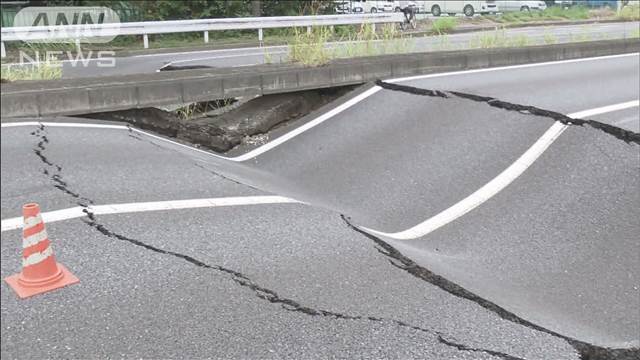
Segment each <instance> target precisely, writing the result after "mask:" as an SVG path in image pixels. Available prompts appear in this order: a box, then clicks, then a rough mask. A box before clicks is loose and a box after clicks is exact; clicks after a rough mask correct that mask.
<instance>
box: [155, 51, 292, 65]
mask: <svg viewBox="0 0 640 360" xmlns="http://www.w3.org/2000/svg"><path fill="white" fill-rule="evenodd" d="M286 53H287V52H286V51H279V52H271V53H268V54H269V55H277V54H286ZM263 55H265V52H261V53H253V54H237V55H217V56H208V57H203V58H196V59H184V60H174V61H169V62H168V63H166V64H164V65H163V66H162V67H161V68H160V69H164V68H166V67H167V66H171V65H174V64H178V63H185V62H195V61H201V60H215V59H229V58H234V57H242V56H247V57H248V56H263ZM234 66H238V65H234Z"/></svg>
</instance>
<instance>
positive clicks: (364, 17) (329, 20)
mask: <svg viewBox="0 0 640 360" xmlns="http://www.w3.org/2000/svg"><path fill="white" fill-rule="evenodd" d="M401 21H403V17H402V15H401V14H400V13H378V14H361V15H351V14H349V15H315V16H274V17H245V18H224V19H198V20H172V21H144V22H127V23H107V24H82V25H53V26H33V27H31V26H23V27H10V28H2V57H5V56H6V52H5V46H4V42H5V41H43V40H49V41H52V40H61V41H62V40H73V41H74V42H75V43H76V44H80V43H81V42H82V41H83V39H85V40H86V39H90V38H95V37H113V36H118V35H142V36H143V42H144V48H145V49H147V48H148V47H149V37H148V35H149V34H169V33H186V32H203V34H204V42H205V43H208V42H209V31H220V30H246V29H257V30H258V41H259V42H260V44H262V41H263V31H262V30H263V29H273V28H291V27H306V28H307V31H309V32H310V31H311V28H312V27H313V26H333V25H354V24H363V23H368V24H374V25H375V24H376V23H395V22H401Z"/></svg>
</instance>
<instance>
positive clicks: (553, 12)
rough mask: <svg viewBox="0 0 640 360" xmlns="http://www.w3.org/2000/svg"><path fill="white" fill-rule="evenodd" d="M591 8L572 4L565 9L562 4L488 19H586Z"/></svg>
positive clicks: (499, 20)
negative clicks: (541, 9)
mask: <svg viewBox="0 0 640 360" xmlns="http://www.w3.org/2000/svg"><path fill="white" fill-rule="evenodd" d="M590 17H591V14H590V13H589V9H587V8H586V7H583V6H572V7H570V8H569V9H563V8H562V7H560V6H551V7H548V8H546V9H545V10H543V11H513V12H507V13H504V14H502V15H493V16H487V18H488V19H490V20H492V21H495V22H498V23H526V22H533V21H549V20H584V19H589V18H590Z"/></svg>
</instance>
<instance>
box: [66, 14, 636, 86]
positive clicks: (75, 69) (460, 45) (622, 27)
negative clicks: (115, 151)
mask: <svg viewBox="0 0 640 360" xmlns="http://www.w3.org/2000/svg"><path fill="white" fill-rule="evenodd" d="M639 27H640V23H638V22H623V23H604V24H588V25H555V26H548V27H540V26H538V27H528V28H512V29H505V30H500V31H498V32H496V31H483V32H471V33H461V34H451V35H444V36H426V37H415V38H412V39H409V40H402V41H399V42H397V43H398V44H397V45H391V44H390V43H387V44H383V43H382V42H380V41H378V42H374V44H377V46H383V47H386V48H396V49H399V50H400V51H403V52H425V51H445V50H459V49H469V48H473V47H479V46H481V44H482V43H488V42H490V40H489V39H488V38H490V37H496V36H497V38H498V39H497V40H495V41H494V42H495V43H498V44H499V43H500V42H504V41H511V42H514V43H516V44H521V45H519V46H523V45H544V44H547V43H567V42H575V41H596V40H604V39H621V38H627V37H632V36H637V35H636V34H637V31H638V28H639ZM507 39H508V40H507ZM329 47H331V48H333V49H334V50H335V52H336V53H337V54H342V55H341V56H344V54H349V53H352V52H354V50H353V48H354V46H353V44H352V43H332V44H330V45H329ZM347 48H351V50H348V49H347ZM288 52H289V51H288V48H287V46H268V47H262V48H260V47H253V48H239V49H222V50H197V51H187V52H169V53H158V54H143V55H135V56H130V57H119V58H117V59H116V63H115V66H111V67H107V66H104V65H101V64H104V63H106V62H104V61H102V62H101V61H97V60H96V58H97V56H98V55H97V54H95V53H94V54H93V55H92V57H93V61H87V62H86V65H83V63H82V62H81V61H77V60H76V61H74V62H71V61H63V62H62V64H63V73H62V76H63V78H79V77H93V76H110V75H129V74H140V73H150V72H155V71H157V70H158V69H161V68H163V67H165V66H167V65H172V66H176V67H188V66H210V67H237V66H248V65H257V64H264V63H281V62H287V61H288V60H287V57H288ZM85 56H86V57H89V55H87V54H85Z"/></svg>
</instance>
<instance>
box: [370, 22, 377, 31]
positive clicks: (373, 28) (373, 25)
mask: <svg viewBox="0 0 640 360" xmlns="http://www.w3.org/2000/svg"><path fill="white" fill-rule="evenodd" d="M371 31H373V33H374V34H375V32H376V23H371Z"/></svg>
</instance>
